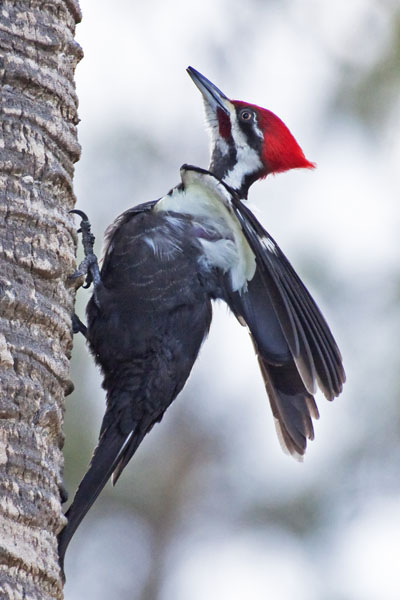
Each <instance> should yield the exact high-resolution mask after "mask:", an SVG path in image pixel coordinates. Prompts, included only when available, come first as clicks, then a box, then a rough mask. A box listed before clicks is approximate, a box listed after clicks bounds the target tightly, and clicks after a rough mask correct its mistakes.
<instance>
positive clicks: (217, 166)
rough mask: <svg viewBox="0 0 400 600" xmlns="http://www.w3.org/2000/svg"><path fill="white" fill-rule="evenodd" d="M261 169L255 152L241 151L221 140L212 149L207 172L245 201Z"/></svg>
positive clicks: (259, 175)
mask: <svg viewBox="0 0 400 600" xmlns="http://www.w3.org/2000/svg"><path fill="white" fill-rule="evenodd" d="M262 168H263V165H262V163H261V161H260V159H259V157H258V154H257V153H256V151H255V150H253V149H251V148H250V149H249V148H246V149H245V150H243V149H241V148H237V147H236V146H235V145H233V144H229V143H227V142H225V140H223V139H221V140H219V141H218V143H216V144H215V146H214V148H213V152H212V155H211V161H210V166H209V171H210V172H211V173H213V175H215V177H217V178H218V179H220V180H221V181H223V182H224V183H226V185H228V186H229V187H230V188H231V189H233V190H235V192H236V193H237V194H238V195H239V197H240V198H241V199H243V200H247V195H248V192H249V188H250V186H251V185H252V184H253V183H254V182H255V181H257V179H259V178H260V177H261V175H262Z"/></svg>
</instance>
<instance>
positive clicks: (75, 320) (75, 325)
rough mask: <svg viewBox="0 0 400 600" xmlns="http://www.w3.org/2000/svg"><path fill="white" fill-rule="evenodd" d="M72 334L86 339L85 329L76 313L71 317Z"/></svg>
mask: <svg viewBox="0 0 400 600" xmlns="http://www.w3.org/2000/svg"><path fill="white" fill-rule="evenodd" d="M72 333H82V335H84V336H85V337H86V333H87V327H86V325H85V324H84V323H82V321H81V320H80V318H79V317H78V315H77V314H76V313H74V314H73V315H72Z"/></svg>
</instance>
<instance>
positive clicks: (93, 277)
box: [70, 210, 101, 335]
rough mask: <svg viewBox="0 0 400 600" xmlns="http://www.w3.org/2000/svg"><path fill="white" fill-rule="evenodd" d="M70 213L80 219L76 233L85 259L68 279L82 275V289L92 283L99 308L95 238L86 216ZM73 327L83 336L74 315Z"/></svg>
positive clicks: (79, 212) (76, 211) (77, 212)
mask: <svg viewBox="0 0 400 600" xmlns="http://www.w3.org/2000/svg"><path fill="white" fill-rule="evenodd" d="M70 212H71V213H75V214H77V215H79V216H80V217H81V226H80V229H78V233H82V244H83V251H84V254H85V258H84V259H83V261H82V262H81V263H80V265H79V267H78V268H77V270H76V271H75V273H73V274H72V275H71V276H70V278H71V279H77V278H78V277H82V275H84V276H85V283H84V285H83V286H82V287H84V288H88V287H90V285H91V284H92V283H93V287H94V292H93V295H94V300H95V302H96V304H97V306H99V300H98V297H97V295H98V294H97V292H98V287H99V285H100V283H101V278H100V270H99V264H98V262H97V256H96V255H95V253H94V251H93V247H94V241H95V237H94V235H93V233H92V232H91V229H90V221H89V219H88V217H87V216H86V214H85V213H84V212H83V211H81V210H71V211H70ZM75 317H76V318H75ZM78 321H79V323H78ZM73 327H74V328H76V327H78V329H77V331H81V332H82V333H84V335H85V333H86V327H85V325H84V324H83V323H82V322H81V321H80V320H79V318H78V317H77V316H76V315H74V318H73ZM82 328H84V329H85V332H84V331H82Z"/></svg>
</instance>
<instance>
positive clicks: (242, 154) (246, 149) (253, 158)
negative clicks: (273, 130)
mask: <svg viewBox="0 0 400 600" xmlns="http://www.w3.org/2000/svg"><path fill="white" fill-rule="evenodd" d="M230 118H231V125H232V137H233V141H234V144H235V146H236V153H237V158H236V164H235V165H234V167H233V168H232V169H231V170H230V171H228V173H227V174H226V175H225V177H224V181H225V182H226V183H227V184H228V185H229V186H231V187H232V188H234V189H239V188H241V186H242V183H243V180H244V178H245V177H246V175H250V174H251V173H255V172H256V171H259V170H260V169H261V168H262V166H263V165H262V162H261V160H260V157H259V155H258V153H257V151H256V150H255V149H254V148H252V147H251V146H249V144H248V141H247V138H246V136H245V134H244V133H243V131H242V130H241V128H240V125H239V123H238V121H237V116H236V110H235V107H234V106H233V105H232V108H231V109H230ZM254 127H255V131H256V133H257V135H259V136H260V137H261V138H263V134H262V132H261V130H260V129H259V127H258V125H257V124H255V126H254Z"/></svg>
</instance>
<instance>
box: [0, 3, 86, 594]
mask: <svg viewBox="0 0 400 600" xmlns="http://www.w3.org/2000/svg"><path fill="white" fill-rule="evenodd" d="M79 20H80V9H79V4H78V0H51V2H50V1H49V2H43V1H41V0H19V1H18V2H15V0H2V1H1V4H0V76H1V88H0V519H1V525H0V527H1V530H0V597H1V598H10V599H11V598H12V599H13V600H16V599H19V598H21V599H22V598H26V599H28V598H29V599H30V600H36V599H37V600H39V599H40V600H48V599H50V598H51V599H56V598H57V599H61V598H62V582H61V578H60V570H59V567H58V560H57V543H56V534H57V532H58V530H59V529H60V527H61V525H62V523H63V521H64V519H63V516H62V511H61V503H60V487H61V485H62V464H63V457H62V452H61V448H62V444H63V434H62V421H63V401H64V395H65V394H66V393H68V392H70V391H71V388H72V384H71V382H70V379H69V357H70V352H71V347H72V335H71V313H72V311H73V302H74V289H73V288H71V287H70V286H69V284H68V280H67V277H68V274H70V273H71V272H73V270H74V265H75V246H76V235H75V233H74V227H73V222H72V219H71V218H70V216H69V215H68V210H69V209H71V208H73V205H74V201H75V198H74V194H73V190H72V177H73V172H74V166H73V165H74V162H76V161H77V160H78V158H79V153H80V148H79V145H78V142H77V132H76V125H77V122H78V118H77V98H76V94H75V87H74V81H73V75H74V70H75V67H76V64H77V62H78V61H79V60H80V58H81V56H82V52H81V49H80V47H79V45H78V44H77V43H76V42H75V41H74V37H73V36H74V32H75V25H76V23H77V22H79Z"/></svg>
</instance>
